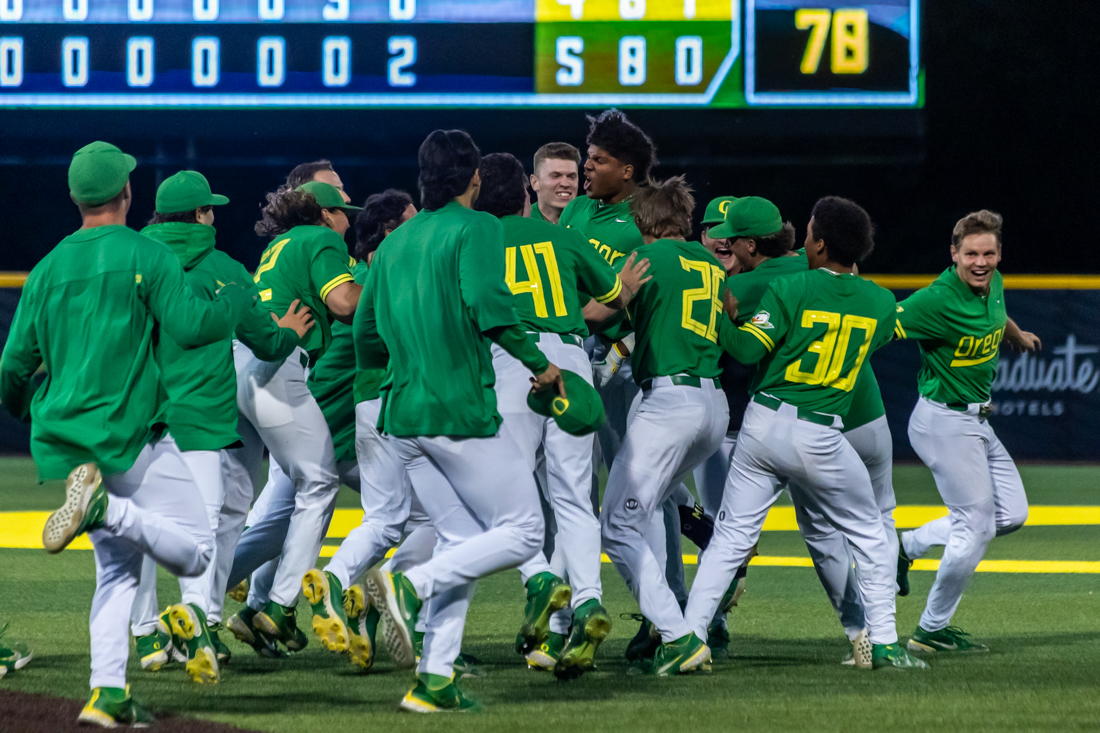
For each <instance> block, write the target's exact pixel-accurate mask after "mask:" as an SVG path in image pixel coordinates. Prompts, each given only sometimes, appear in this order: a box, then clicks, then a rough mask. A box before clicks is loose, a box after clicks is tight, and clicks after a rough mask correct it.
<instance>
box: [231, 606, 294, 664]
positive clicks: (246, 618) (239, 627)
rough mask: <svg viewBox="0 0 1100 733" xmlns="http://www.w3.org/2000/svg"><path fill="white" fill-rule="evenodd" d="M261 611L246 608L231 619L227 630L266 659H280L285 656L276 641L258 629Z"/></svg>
mask: <svg viewBox="0 0 1100 733" xmlns="http://www.w3.org/2000/svg"><path fill="white" fill-rule="evenodd" d="M258 613H259V611H256V610H255V609H252V608H250V607H248V606H245V607H244V608H242V609H241V610H240V611H238V612H237V613H235V614H233V615H232V616H230V617H229V621H227V622H226V624H225V628H226V629H228V630H229V633H231V634H233V636H234V637H235V638H236V639H237V641H240V642H243V643H245V644H248V645H249V646H250V647H252V649H253V650H254V651H255V652H256V654H258V655H260V656H261V657H263V658H264V659H278V658H280V657H282V656H283V653H282V652H281V651H280V650H279V645H278V644H276V643H275V639H274V638H272V637H271V636H269V635H268V634H265V633H264V632H263V631H261V630H260V629H259V628H257V627H256V614H258Z"/></svg>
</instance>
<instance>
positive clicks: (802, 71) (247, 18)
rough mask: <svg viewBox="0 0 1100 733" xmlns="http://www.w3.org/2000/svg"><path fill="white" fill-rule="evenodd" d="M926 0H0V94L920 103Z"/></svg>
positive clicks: (64, 100) (365, 101) (221, 100)
mask: <svg viewBox="0 0 1100 733" xmlns="http://www.w3.org/2000/svg"><path fill="white" fill-rule="evenodd" d="M918 3H919V0H872V1H870V2H850V1H846V0H0V106H51V107H56V106H74V107H94V106H140V107H157V106H223V105H225V106H237V107H240V106H267V107H280V106H282V107H299V106H305V107H308V106H358V107H381V106H392V107H417V106H459V107H461V106H466V107H474V106H491V107H502V106H534V107H555V106H600V105H620V106H651V107H678V106H688V107H692V106H694V107H792V106H803V107H825V106H872V107H918V106H920V105H921V104H922V94H921V88H922V81H923V80H922V73H923V72H922V68H921V64H920V8H919V4H918Z"/></svg>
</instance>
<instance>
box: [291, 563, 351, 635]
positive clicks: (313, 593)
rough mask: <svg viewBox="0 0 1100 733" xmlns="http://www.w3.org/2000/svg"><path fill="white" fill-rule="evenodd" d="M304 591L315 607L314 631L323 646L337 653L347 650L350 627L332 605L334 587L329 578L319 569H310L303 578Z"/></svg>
mask: <svg viewBox="0 0 1100 733" xmlns="http://www.w3.org/2000/svg"><path fill="white" fill-rule="evenodd" d="M302 593H303V594H304V595H305V597H306V601H307V602H308V603H309V604H310V606H311V607H312V608H313V633H314V634H315V635H316V636H317V638H318V639H319V640H320V641H321V646H323V647H324V648H325V649H328V650H329V651H330V652H336V653H337V654H343V653H344V652H346V651H347V650H348V641H349V640H348V636H349V632H348V627H347V626H346V625H345V624H344V622H343V621H341V620H340V615H339V614H338V613H337V612H336V608H334V607H333V605H332V587H331V586H330V585H329V582H328V578H326V577H325V575H324V573H322V572H320V571H318V570H310V571H309V572H308V573H306V574H305V577H303V578H302ZM342 603H343V599H341V604H342ZM318 607H320V608H318ZM319 610H320V611H324V613H325V615H324V616H322V615H321V614H320V613H318V611H319Z"/></svg>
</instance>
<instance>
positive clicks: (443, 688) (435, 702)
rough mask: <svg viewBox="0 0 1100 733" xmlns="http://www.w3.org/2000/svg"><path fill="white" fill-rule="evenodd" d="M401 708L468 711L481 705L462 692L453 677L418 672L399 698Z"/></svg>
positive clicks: (433, 711) (417, 711)
mask: <svg viewBox="0 0 1100 733" xmlns="http://www.w3.org/2000/svg"><path fill="white" fill-rule="evenodd" d="M401 709H402V710H406V711H408V712H410V713H468V712H472V711H476V710H480V709H481V705H479V704H478V703H476V702H474V701H473V700H471V699H469V698H468V697H466V696H465V695H463V694H462V691H461V690H459V689H458V686H457V685H455V683H454V680H453V678H447V677H442V676H440V675H437V674H418V675H417V676H416V684H415V685H414V686H413V688H412V689H411V690H409V691H408V692H407V693H406V694H405V697H404V698H403V699H402V700H401Z"/></svg>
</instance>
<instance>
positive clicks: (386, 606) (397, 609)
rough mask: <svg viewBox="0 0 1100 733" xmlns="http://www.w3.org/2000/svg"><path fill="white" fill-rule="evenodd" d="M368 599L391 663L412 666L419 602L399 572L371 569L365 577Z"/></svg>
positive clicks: (413, 662)
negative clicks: (374, 608)
mask: <svg viewBox="0 0 1100 733" xmlns="http://www.w3.org/2000/svg"><path fill="white" fill-rule="evenodd" d="M367 583H368V587H369V589H370V591H371V594H372V596H371V597H372V600H373V601H374V602H375V603H376V604H377V605H378V608H379V610H380V611H382V639H383V641H384V642H385V644H386V651H388V652H389V654H390V657H392V658H393V661H394V662H396V663H397V664H398V665H400V666H402V667H412V666H413V665H414V664H415V663H416V656H417V653H416V647H415V644H414V641H413V640H414V635H415V632H416V622H417V620H418V619H419V618H420V609H421V607H422V606H423V605H424V603H423V601H421V600H420V598H419V597H418V596H417V594H416V588H414V587H413V584H412V583H410V582H409V580H408V579H407V578H406V577H405V576H404V575H403V574H402V573H389V572H387V571H385V570H381V569H379V568H374V569H373V570H371V571H370V573H368V574H367Z"/></svg>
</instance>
